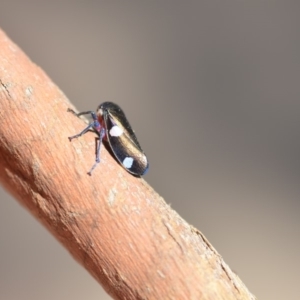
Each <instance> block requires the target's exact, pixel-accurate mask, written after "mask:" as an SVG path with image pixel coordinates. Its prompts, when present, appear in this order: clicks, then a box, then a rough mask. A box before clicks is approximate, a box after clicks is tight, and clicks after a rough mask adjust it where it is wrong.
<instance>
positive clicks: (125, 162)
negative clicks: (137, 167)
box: [123, 157, 133, 169]
mask: <svg viewBox="0 0 300 300" xmlns="http://www.w3.org/2000/svg"><path fill="white" fill-rule="evenodd" d="M132 164H133V158H132V157H125V159H124V160H123V166H124V167H125V168H126V169H130V168H131V167H132Z"/></svg>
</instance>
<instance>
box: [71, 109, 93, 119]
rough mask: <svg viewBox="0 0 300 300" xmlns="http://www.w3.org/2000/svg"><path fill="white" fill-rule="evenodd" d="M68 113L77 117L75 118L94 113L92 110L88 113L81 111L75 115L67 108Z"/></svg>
mask: <svg viewBox="0 0 300 300" xmlns="http://www.w3.org/2000/svg"><path fill="white" fill-rule="evenodd" d="M67 111H68V112H70V113H72V114H73V115H75V116H77V117H80V116H82V115H92V113H95V112H94V111H92V110H89V111H82V112H80V113H76V112H75V111H74V110H73V109H71V108H68V110H67Z"/></svg>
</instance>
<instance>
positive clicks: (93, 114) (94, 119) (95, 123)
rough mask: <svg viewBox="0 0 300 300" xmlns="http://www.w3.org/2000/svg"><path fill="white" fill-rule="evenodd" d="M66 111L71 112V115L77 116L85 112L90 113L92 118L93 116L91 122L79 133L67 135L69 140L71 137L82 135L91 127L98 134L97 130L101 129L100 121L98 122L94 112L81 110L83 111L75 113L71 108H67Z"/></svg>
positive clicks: (85, 113)
mask: <svg viewBox="0 0 300 300" xmlns="http://www.w3.org/2000/svg"><path fill="white" fill-rule="evenodd" d="M68 112H71V113H72V114H73V115H75V116H77V117H79V116H82V115H87V114H90V115H92V118H93V122H92V123H90V124H89V125H88V126H87V127H86V128H85V129H83V130H82V131H81V132H80V133H78V134H75V135H73V136H70V137H69V140H70V141H71V140H72V139H74V138H78V137H80V136H82V135H83V134H85V133H86V132H87V131H89V130H90V129H91V128H92V129H94V131H95V132H96V133H97V134H98V135H99V132H100V130H101V126H100V123H99V122H98V120H97V116H96V113H95V112H94V111H83V112H80V113H76V112H75V111H74V110H73V109H71V108H68Z"/></svg>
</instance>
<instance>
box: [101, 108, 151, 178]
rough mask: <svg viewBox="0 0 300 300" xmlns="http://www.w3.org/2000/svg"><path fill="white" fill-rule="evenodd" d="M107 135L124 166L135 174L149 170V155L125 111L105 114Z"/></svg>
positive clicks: (115, 153)
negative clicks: (147, 155)
mask: <svg viewBox="0 0 300 300" xmlns="http://www.w3.org/2000/svg"><path fill="white" fill-rule="evenodd" d="M103 117H104V122H105V127H106V137H107V140H108V142H109V144H110V147H111V149H112V151H113V153H114V155H115V157H116V158H117V160H118V161H119V162H120V163H121V164H122V166H123V167H124V168H125V169H126V170H127V171H128V172H130V173H132V174H134V175H139V176H140V175H143V174H145V173H146V172H147V170H148V161H147V157H146V155H145V154H144V152H143V150H142V149H141V146H140V144H139V142H138V141H137V138H136V136H135V134H134V132H133V130H132V128H131V126H130V124H129V123H128V121H127V119H126V117H125V115H124V113H123V111H122V110H121V109H120V110H118V111H115V112H114V113H113V112H111V111H109V110H107V111H106V113H105V114H104V116H103Z"/></svg>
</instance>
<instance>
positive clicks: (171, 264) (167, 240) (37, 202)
mask: <svg viewBox="0 0 300 300" xmlns="http://www.w3.org/2000/svg"><path fill="white" fill-rule="evenodd" d="M0 106H1V107H0V114H1V117H0V123H1V124H0V125H1V126H0V180H1V183H2V185H4V186H5V188H6V189H7V190H9V191H10V192H11V193H12V194H13V195H14V196H15V198H16V199H18V201H19V202H20V203H21V204H22V205H24V206H25V207H26V208H27V209H28V210H29V211H30V212H31V213H32V214H33V215H34V216H35V217H36V218H38V219H39V220H40V222H42V223H43V224H44V225H45V226H46V227H47V228H48V229H49V230H50V231H51V233H52V234H53V235H54V236H55V237H56V238H57V239H58V240H59V241H60V242H61V243H62V244H63V245H64V247H65V248H67V249H68V250H69V251H70V253H71V254H72V255H73V257H74V258H75V259H76V260H77V261H78V262H79V263H80V264H81V265H82V266H84V267H85V268H86V269H87V270H88V271H89V272H90V273H91V274H92V275H93V276H94V277H95V278H96V280H97V281H98V282H99V283H100V284H101V285H102V286H103V287H104V289H105V290H106V291H107V292H108V293H109V294H110V295H111V296H112V297H114V298H115V299H214V300H216V299H255V298H254V296H252V295H251V294H250V293H249V292H248V290H247V288H246V287H245V286H244V284H243V283H242V282H241V280H240V279H239V278H238V276H236V275H235V274H234V273H233V272H232V271H231V270H230V269H229V267H228V266H227V265H226V264H225V263H224V261H223V259H222V257H221V256H220V255H219V254H218V253H217V252H216V250H215V249H214V248H213V247H212V245H211V244H210V243H209V242H208V241H207V239H206V238H205V237H204V236H203V235H202V234H201V233H200V232H199V231H198V230H197V229H195V228H193V227H192V226H191V225H189V224H188V223H187V222H185V221H184V220H183V219H182V218H181V217H180V216H179V215H178V214H177V213H176V212H175V211H173V210H172V209H171V208H170V207H169V206H168V205H167V204H166V203H165V202H164V200H163V199H162V198H161V197H160V196H159V195H158V194H157V193H155V191H154V190H153V189H152V188H151V187H150V186H149V185H148V184H147V183H146V182H145V181H144V180H143V179H140V178H136V177H134V176H132V175H130V174H128V173H127V172H126V171H125V170H124V169H123V168H122V167H121V166H120V165H119V164H118V163H117V162H116V161H115V160H114V158H113V157H112V156H111V155H110V154H109V153H108V152H107V151H106V149H105V148H104V147H102V149H101V159H102V160H101V163H100V165H99V166H98V167H97V169H96V170H95V171H94V173H93V174H92V176H88V175H87V171H88V170H89V168H90V166H91V165H92V164H93V162H94V150H95V139H94V136H93V133H88V134H86V135H84V136H82V137H81V138H79V139H76V140H74V141H72V143H70V142H69V141H68V136H70V135H72V134H74V133H77V132H79V131H80V130H81V129H82V128H83V125H84V124H83V121H82V120H80V119H78V118H75V117H74V116H73V115H72V114H69V113H67V108H69V107H71V104H70V103H69V102H68V100H67V99H66V97H65V96H64V94H63V93H62V92H61V91H60V90H59V89H58V88H57V87H56V86H55V85H54V84H53V83H52V82H51V80H50V79H49V78H48V77H47V75H46V74H45V73H44V72H43V71H42V70H41V69H40V68H39V67H37V66H36V65H35V64H33V63H32V62H31V61H30V60H29V59H28V58H27V57H26V56H25V54H24V53H23V52H22V51H21V50H20V49H19V48H18V47H17V46H16V45H15V44H13V43H12V42H11V41H10V40H9V39H8V38H7V36H6V35H5V34H4V33H3V32H1V31H0Z"/></svg>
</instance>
